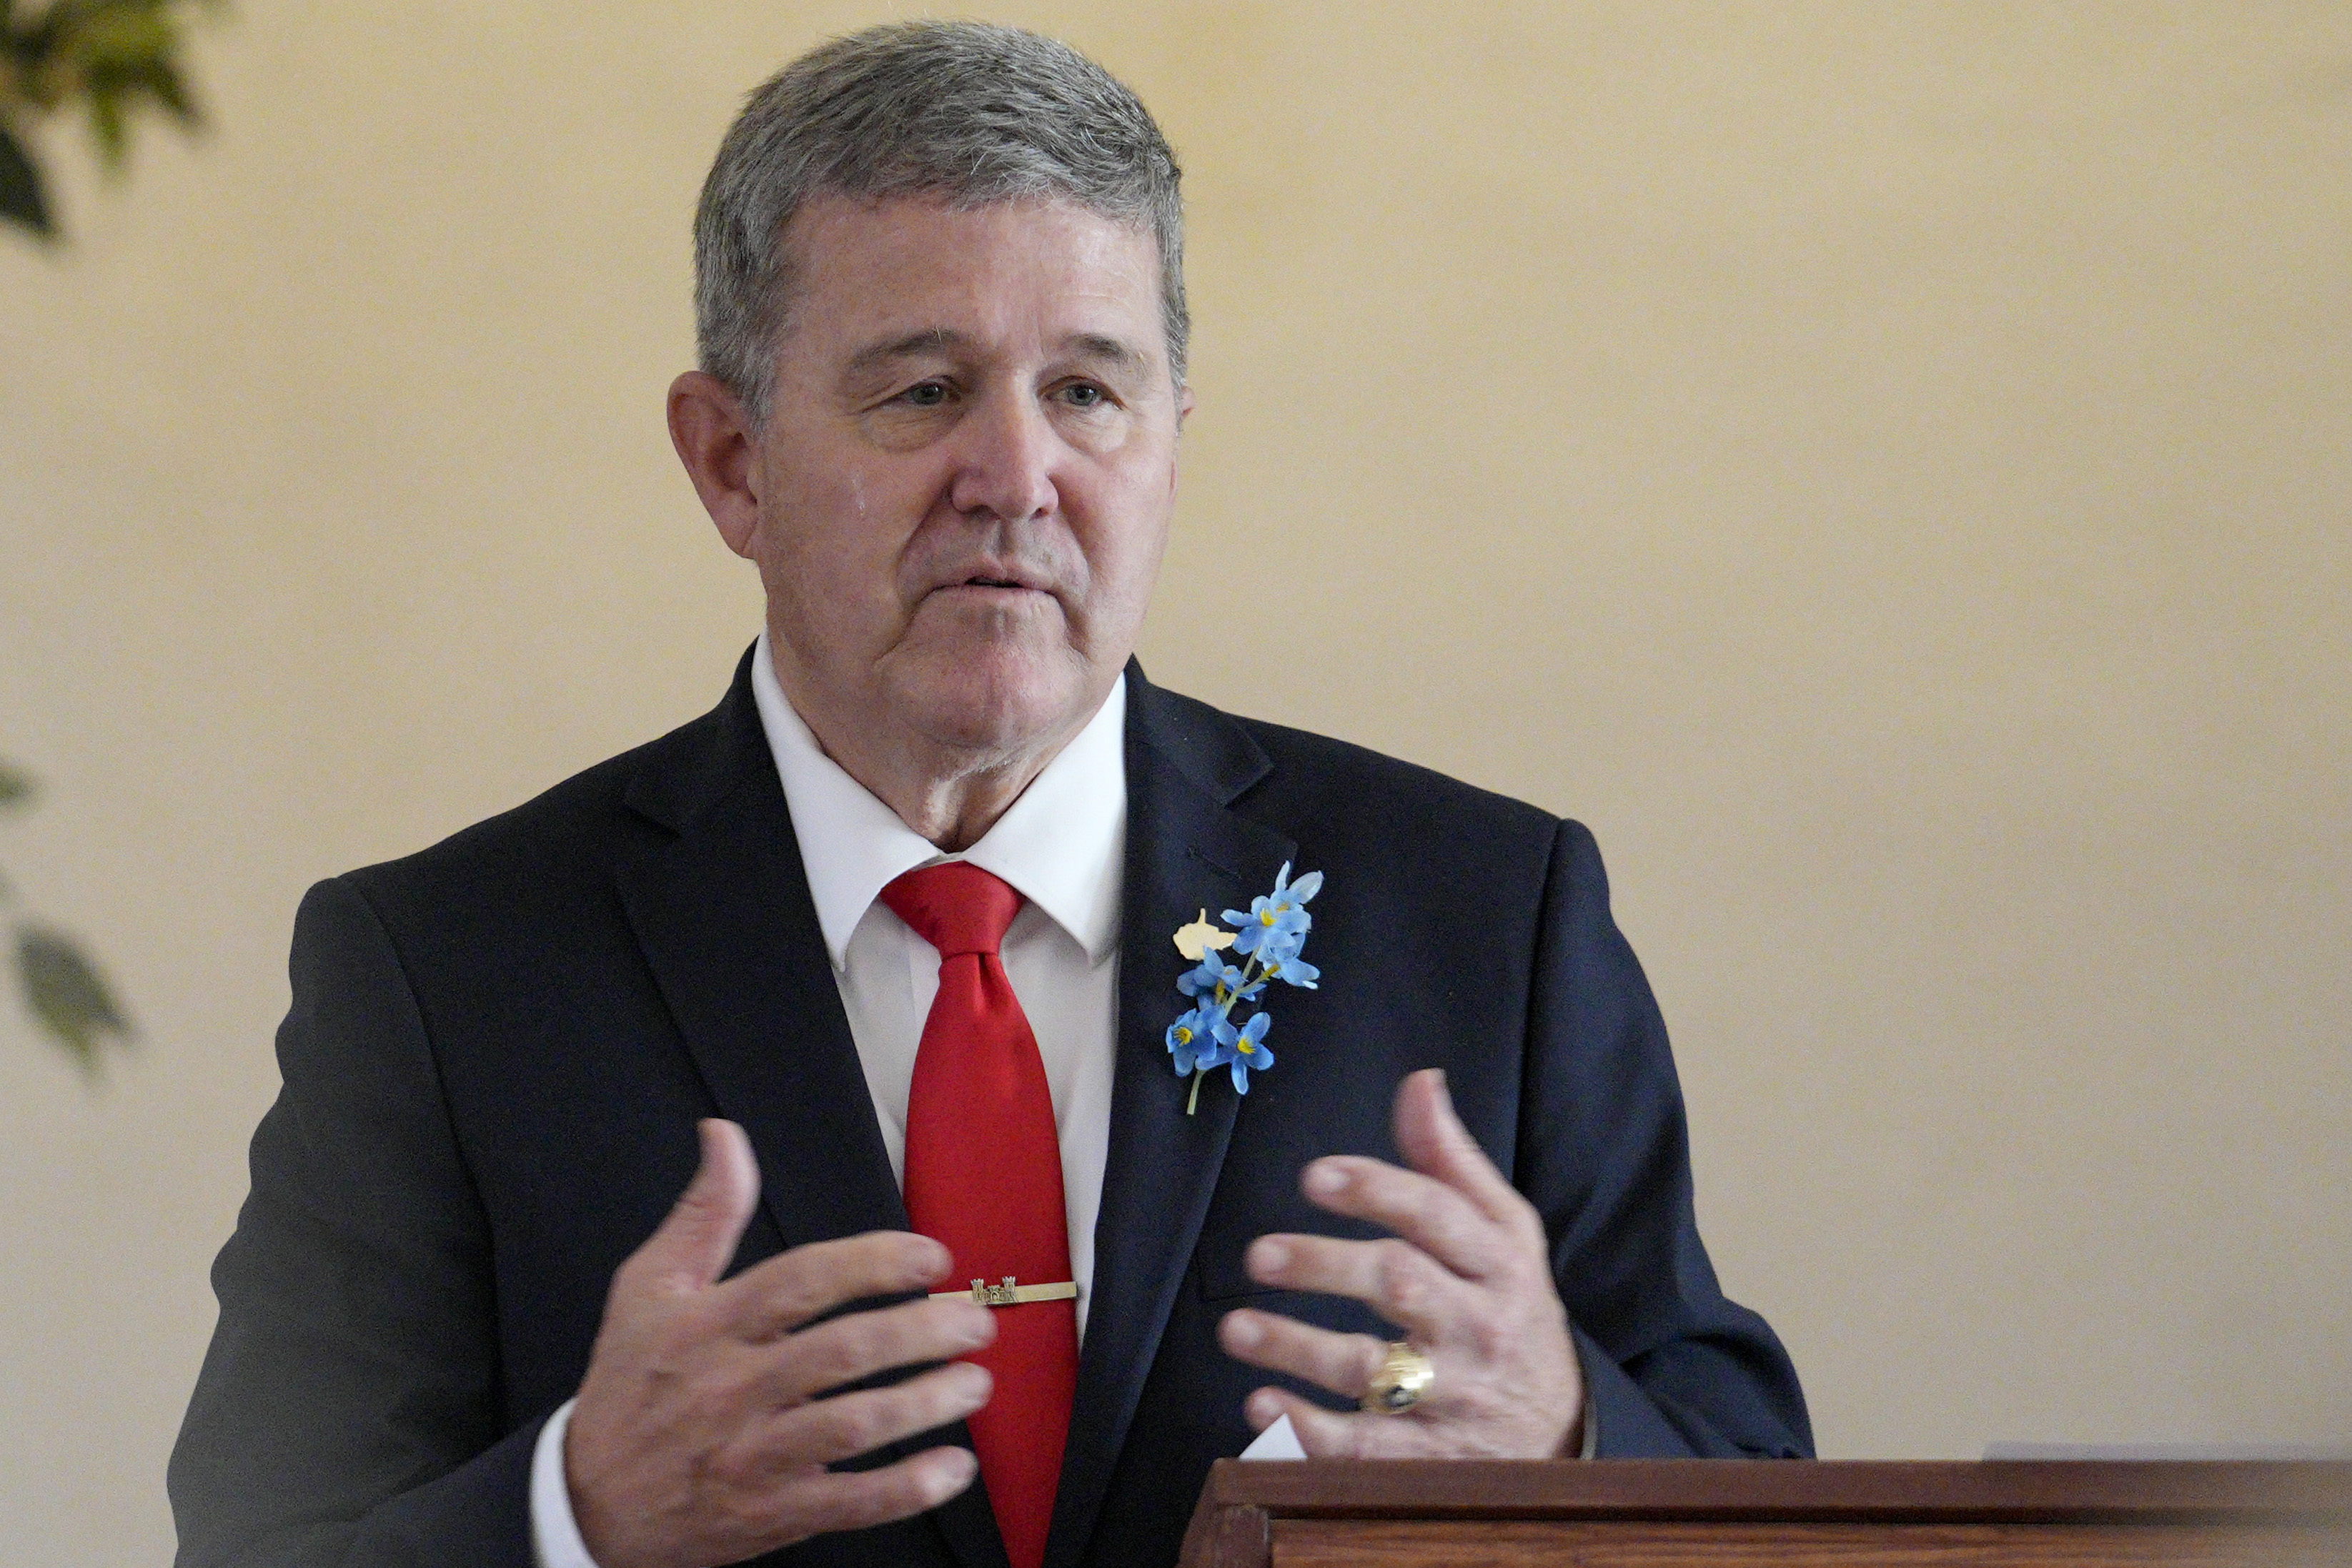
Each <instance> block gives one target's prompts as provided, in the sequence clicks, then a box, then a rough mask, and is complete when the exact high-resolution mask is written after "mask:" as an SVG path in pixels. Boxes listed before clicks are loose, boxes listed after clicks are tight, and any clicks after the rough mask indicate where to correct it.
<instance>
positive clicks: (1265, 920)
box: [1257, 910, 1274, 926]
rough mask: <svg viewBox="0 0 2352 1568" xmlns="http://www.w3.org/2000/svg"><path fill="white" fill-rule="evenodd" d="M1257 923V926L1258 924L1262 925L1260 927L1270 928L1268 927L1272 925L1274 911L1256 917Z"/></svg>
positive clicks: (1267, 911)
mask: <svg viewBox="0 0 2352 1568" xmlns="http://www.w3.org/2000/svg"><path fill="white" fill-rule="evenodd" d="M1257 923H1258V924H1260V925H1262V926H1270V925H1272V924H1273V923H1274V911H1273V910H1266V911H1265V913H1264V914H1262V915H1260V916H1258V917H1257Z"/></svg>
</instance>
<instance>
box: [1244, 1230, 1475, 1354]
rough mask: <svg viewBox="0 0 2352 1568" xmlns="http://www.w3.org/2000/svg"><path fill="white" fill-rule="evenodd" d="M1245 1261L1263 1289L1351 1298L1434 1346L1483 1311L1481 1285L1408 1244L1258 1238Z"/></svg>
mask: <svg viewBox="0 0 2352 1568" xmlns="http://www.w3.org/2000/svg"><path fill="white" fill-rule="evenodd" d="M1244 1261H1245V1262H1246V1263H1247V1265H1248V1268H1249V1276H1250V1278H1251V1279H1255V1280H1256V1281H1257V1282H1258V1283H1259V1284H1261V1285H1274V1286H1279V1287H1281V1288H1283V1289H1290V1290H1311V1291H1314V1292H1316V1293H1317V1294H1318V1295H1324V1296H1349V1297H1353V1298H1354V1299H1355V1300H1359V1301H1361V1302H1363V1303H1364V1304H1365V1305H1366V1306H1369V1307H1370V1308H1371V1309H1372V1310H1374V1311H1376V1312H1378V1313H1380V1315H1381V1317H1383V1318H1386V1319H1387V1320H1388V1321H1390V1322H1391V1323H1394V1324H1396V1325H1397V1326H1398V1327H1400V1328H1403V1329H1408V1330H1411V1331H1412V1332H1413V1333H1414V1334H1416V1335H1418V1336H1419V1337H1420V1338H1422V1339H1423V1340H1424V1341H1426V1342H1431V1343H1438V1342H1444V1341H1447V1340H1450V1339H1454V1338H1455V1337H1457V1336H1456V1335H1455V1333H1454V1326H1455V1325H1456V1324H1458V1323H1462V1322H1465V1321H1474V1320H1475V1319H1476V1318H1477V1317H1478V1316H1479V1315H1480V1313H1481V1307H1482V1303H1481V1300H1480V1299H1479V1295H1478V1287H1476V1286H1475V1285H1472V1284H1469V1283H1468V1282H1466V1281H1465V1280H1464V1279H1461V1278H1460V1277H1459V1276H1457V1275H1455V1274H1454V1273H1452V1272H1451V1271H1449V1270H1448V1269H1446V1268H1444V1267H1442V1266H1441V1265H1440V1264H1439V1263H1438V1261H1437V1260H1436V1259H1435V1258H1432V1257H1430V1256H1429V1254H1427V1253H1426V1252H1423V1251H1422V1250H1421V1248H1419V1247H1415V1246H1413V1245H1412V1243H1411V1242H1407V1241H1395V1240H1389V1241H1339V1240H1336V1239H1334V1238H1333V1237H1328V1236H1282V1235H1276V1236H1261V1237H1258V1238H1257V1239H1256V1240H1255V1241H1253V1242H1251V1243H1250V1246H1249V1251H1248V1252H1247V1253H1246V1254H1245V1255H1244Z"/></svg>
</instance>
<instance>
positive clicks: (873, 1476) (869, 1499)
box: [745, 1447, 980, 1556]
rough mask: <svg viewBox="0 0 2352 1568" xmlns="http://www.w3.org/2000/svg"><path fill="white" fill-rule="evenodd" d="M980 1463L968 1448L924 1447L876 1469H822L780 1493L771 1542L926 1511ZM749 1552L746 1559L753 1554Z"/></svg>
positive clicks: (862, 1526)
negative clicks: (907, 1456) (782, 1500)
mask: <svg viewBox="0 0 2352 1568" xmlns="http://www.w3.org/2000/svg"><path fill="white" fill-rule="evenodd" d="M979 1474H980V1461H979V1460H978V1459H977V1458H973V1456H972V1452H971V1449H970V1448H948V1447H942V1448H926V1449H924V1450H923V1451H922V1452H921V1453H919V1454H916V1455H913V1456H911V1457H910V1458H904V1459H901V1460H899V1461H898V1463H897V1464H895V1465H885V1466H884V1467H883V1468H880V1469H878V1470H842V1471H835V1472H824V1471H820V1472H818V1473H816V1474H814V1475H810V1476H805V1477H799V1478H795V1479H793V1480H792V1481H791V1482H790V1483H788V1489H780V1490H782V1495H783V1497H784V1498H785V1499H786V1500H787V1501H786V1504H785V1506H784V1507H782V1508H781V1509H779V1510H778V1514H779V1516H780V1517H779V1518H778V1519H777V1520H776V1521H775V1524H776V1528H775V1529H774V1530H772V1531H770V1542H769V1543H770V1544H772V1543H777V1542H793V1541H801V1540H804V1539H806V1538H807V1537H809V1536H812V1535H820V1534H826V1533H829V1532H831V1531H838V1530H868V1529H871V1528H872V1527H874V1526H875V1525H877V1524H887V1523H889V1522H890V1521H892V1520H898V1519H908V1518H911V1517H913V1516H914V1515H916V1514H919V1513H923V1512H927V1511H928V1510H931V1509H935V1508H937V1507H939V1506H940V1504H941V1503H943V1502H946V1501H947V1500H949V1499H950V1498H952V1497H954V1496H955V1495H956V1494H957V1493H959V1492H961V1491H962V1490H963V1489H964V1488H966V1487H968V1486H970V1485H971V1483H972V1479H973V1478H974V1477H976V1476H978V1475H979ZM756 1554H757V1552H747V1553H746V1554H745V1555H747V1556H750V1555H756Z"/></svg>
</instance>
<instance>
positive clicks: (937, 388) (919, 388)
mask: <svg viewBox="0 0 2352 1568" xmlns="http://www.w3.org/2000/svg"><path fill="white" fill-rule="evenodd" d="M899 396H900V397H902V398H904V399H905V400H906V401H907V402H908V403H909V404H911V405H914V406H915V407H917V408H937V407H938V406H939V405H941V404H942V403H945V402H946V401H947V400H948V389H947V388H946V387H945V386H944V385H942V384H940V383H939V382H936V381H925V382H919V383H917V384H915V385H913V386H910V387H908V388H907V390H906V391H904V392H902V393H900V394H899Z"/></svg>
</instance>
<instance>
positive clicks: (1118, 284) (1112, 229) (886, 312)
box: [777, 195, 1168, 366]
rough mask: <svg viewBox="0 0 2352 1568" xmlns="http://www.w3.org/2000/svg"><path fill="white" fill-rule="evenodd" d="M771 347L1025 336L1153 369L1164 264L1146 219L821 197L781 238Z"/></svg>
mask: <svg viewBox="0 0 2352 1568" xmlns="http://www.w3.org/2000/svg"><path fill="white" fill-rule="evenodd" d="M777 243H778V245H779V247H780V251H781V254H780V255H779V258H778V271H779V279H778V288H779V290H780V297H779V305H780V309H779V311H778V325H779V327H780V329H781V330H780V331H779V333H778V338H777V342H778V346H779V348H780V349H782V347H784V346H785V342H786V340H788V339H791V340H797V341H799V342H801V343H803V345H804V346H807V347H812V348H821V349H822V350H823V351H824V352H825V353H827V354H828V355H831V354H834V353H851V354H857V353H867V352H868V351H870V350H871V349H873V348H874V347H875V346H877V345H879V344H914V343H916V342H919V341H921V340H928V341H929V342H931V344H932V345H933V346H935V347H941V348H945V347H950V346H954V347H961V348H963V349H966V350H971V351H977V350H979V349H980V348H982V347H983V346H985V345H987V344H989V343H991V342H1004V341H1007V340H1010V339H1012V338H1015V337H1020V336H1024V335H1026V336H1028V337H1031V338H1039V339H1045V340H1051V341H1055V342H1059V341H1061V340H1063V339H1080V338H1083V339H1087V340H1091V341H1092V342H1093V343H1094V345H1095V347H1096V348H1097V349H1098V350H1100V351H1102V352H1105V353H1111V354H1112V355H1114V356H1118V355H1121V354H1125V355H1131V356H1134V357H1136V358H1137V359H1139V360H1148V361H1150V362H1154V363H1159V364H1160V365H1163V366H1164V365H1165V363H1166V362H1167V353H1168V344H1167V342H1166V337H1165V332H1164V323H1163V320H1162V316H1163V312H1162V310H1161V301H1160V245H1159V240H1158V238H1157V237H1156V235H1155V234H1154V233H1153V231H1152V229H1151V227H1150V225H1149V224H1148V223H1144V222H1139V221H1135V220H1130V219H1128V218H1125V217H1122V216H1106V215H1104V214H1102V213H1099V212H1097V211H1095V210H1093V209H1092V208H1089V207H1086V206H1083V205H1079V204H1077V203H1076V202H1072V201H1067V200H1064V199H1060V198H1056V197H1045V198H1024V199H1018V200H1010V201H994V202H959V201H955V200H951V199H949V198H947V197H945V196H889V197H864V196H849V195H824V196H820V197H817V198H814V199H813V200H811V201H809V202H807V203H805V204H803V205H802V207H801V209H800V210H799V211H798V212H797V213H795V214H794V215H793V218H792V220H791V222H790V223H789V224H788V225H787V226H786V227H785V229H784V232H783V233H782V235H781V236H779V237H778V241H777Z"/></svg>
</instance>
